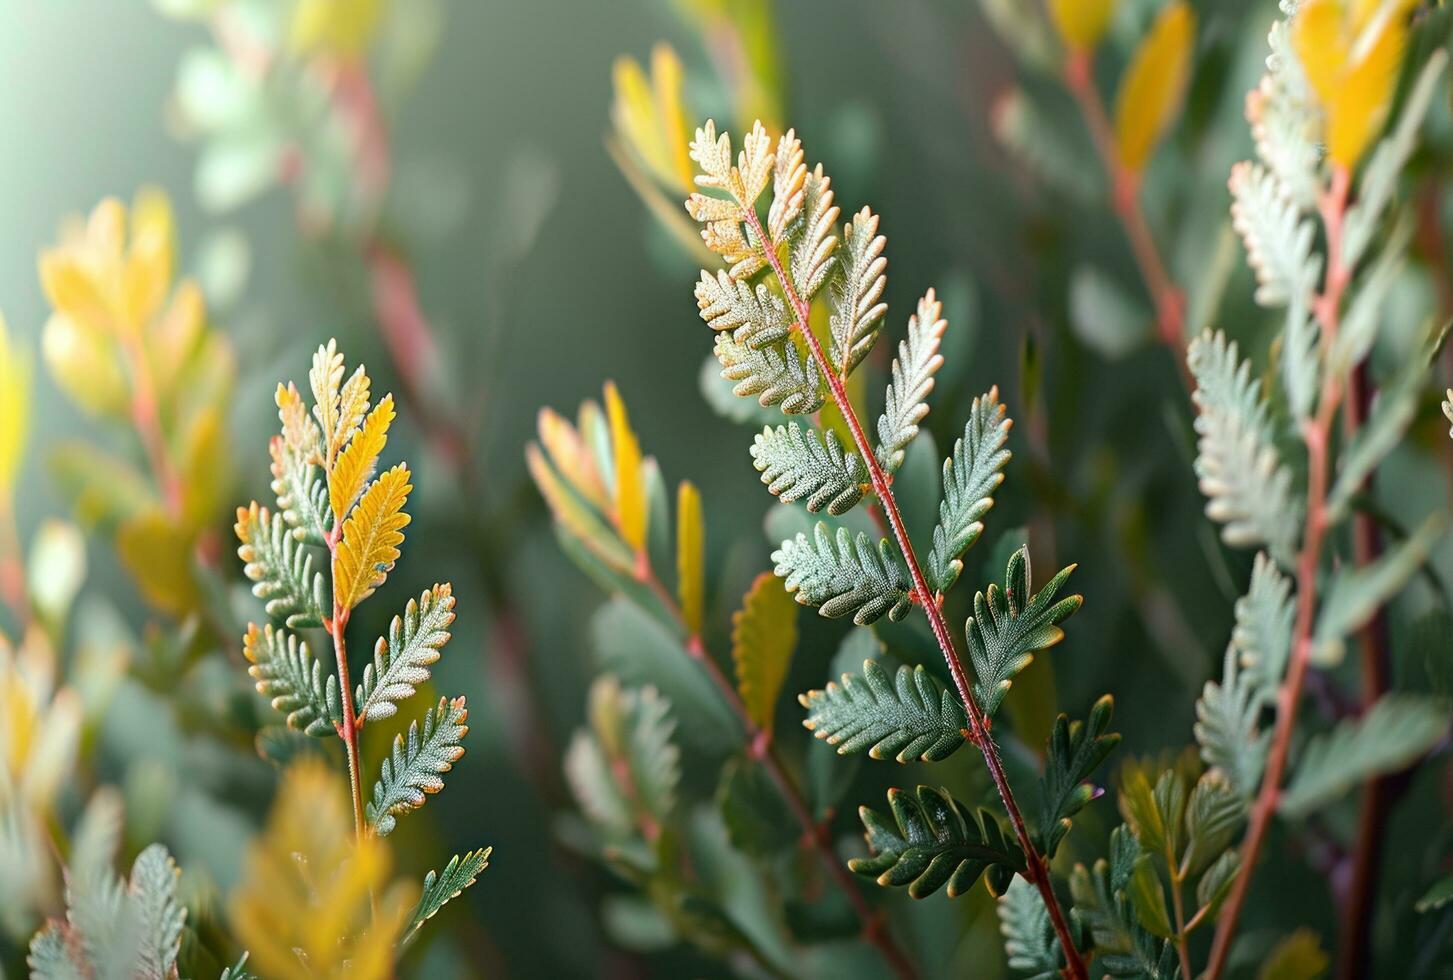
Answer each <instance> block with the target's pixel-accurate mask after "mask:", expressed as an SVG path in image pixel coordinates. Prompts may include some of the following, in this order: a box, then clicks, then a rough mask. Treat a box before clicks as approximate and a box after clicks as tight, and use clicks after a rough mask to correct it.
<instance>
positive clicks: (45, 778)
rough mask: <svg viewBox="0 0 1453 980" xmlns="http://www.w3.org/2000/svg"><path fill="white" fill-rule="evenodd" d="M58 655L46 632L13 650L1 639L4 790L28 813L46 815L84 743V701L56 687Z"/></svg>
mask: <svg viewBox="0 0 1453 980" xmlns="http://www.w3.org/2000/svg"><path fill="white" fill-rule="evenodd" d="M56 673H57V671H56V657H55V651H54V650H53V649H52V648H51V646H50V644H49V643H48V642H46V641H45V639H44V632H43V631H41V630H31V631H29V632H27V634H26V638H25V643H24V645H23V646H22V647H21V648H20V649H15V648H13V647H12V646H11V645H10V642H9V641H8V640H7V639H6V638H5V637H4V636H3V635H0V786H5V787H7V788H8V792H10V793H13V794H14V796H13V797H11V798H12V799H18V800H19V801H20V802H21V803H22V804H23V806H22V808H21V810H20V813H21V815H22V816H23V815H25V813H26V811H29V812H30V813H33V814H35V815H36V816H44V815H45V814H47V813H48V812H49V810H50V807H51V804H52V803H53V802H54V799H55V796H56V793H57V792H58V790H59V789H60V788H61V787H63V786H65V785H67V784H68V783H69V782H70V781H71V779H72V770H73V769H74V767H75V759H76V749H77V746H78V745H79V744H80V738H81V720H82V702H81V698H80V696H79V694H78V693H77V692H76V691H75V690H74V689H72V688H69V687H60V688H57V687H56Z"/></svg>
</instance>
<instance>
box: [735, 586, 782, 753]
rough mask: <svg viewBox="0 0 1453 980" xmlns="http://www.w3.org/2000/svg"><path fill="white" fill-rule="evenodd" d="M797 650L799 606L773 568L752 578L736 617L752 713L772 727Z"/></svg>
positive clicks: (742, 689)
mask: <svg viewBox="0 0 1453 980" xmlns="http://www.w3.org/2000/svg"><path fill="white" fill-rule="evenodd" d="M796 648H797V606H796V604H795V603H793V601H792V597H791V596H790V595H788V594H787V593H786V592H785V591H784V590H783V589H782V587H781V586H780V585H778V584H777V579H776V578H775V577H774V576H773V575H772V574H771V573H769V572H763V573H762V574H761V575H758V576H757V577H756V579H755V580H754V581H753V582H752V586H751V588H749V589H748V590H747V594H746V595H745V596H744V597H743V598H742V608H741V609H739V610H737V611H736V612H735V613H734V614H733V615H732V663H734V664H735V665H736V671H737V691H738V693H739V694H740V695H741V698H742V704H743V705H744V706H745V707H746V709H747V716H748V717H749V718H751V719H752V722H753V723H754V724H755V725H756V726H757V727H758V728H760V729H762V730H763V731H766V732H771V731H772V723H773V718H774V715H775V713H776V707H777V696H778V695H779V694H781V693H782V682H783V681H784V680H786V679H787V668H788V666H790V665H791V663H792V651H793V650H795V649H796Z"/></svg>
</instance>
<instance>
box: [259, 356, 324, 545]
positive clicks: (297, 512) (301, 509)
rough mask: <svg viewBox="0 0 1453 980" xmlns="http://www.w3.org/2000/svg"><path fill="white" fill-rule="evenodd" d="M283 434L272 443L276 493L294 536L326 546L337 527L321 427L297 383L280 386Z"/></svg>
mask: <svg viewBox="0 0 1453 980" xmlns="http://www.w3.org/2000/svg"><path fill="white" fill-rule="evenodd" d="M274 400H275V401H276V402H277V409H278V420H279V421H280V422H281V423H282V432H281V434H279V435H277V436H274V437H273V438H272V439H271V440H270V441H269V442H268V453H269V454H270V455H271V457H272V492H273V493H274V494H276V495H277V506H278V510H279V512H281V513H282V515H283V520H284V521H286V522H287V525H288V527H290V528H292V529H293V537H295V538H297V539H298V540H299V541H302V542H304V543H306V544H312V545H318V546H319V547H321V546H322V545H323V544H324V543H325V539H326V538H327V535H328V530H329V529H330V528H331V527H332V526H333V515H332V513H331V512H330V510H329V507H328V487H327V485H326V483H325V482H324V480H323V474H322V471H321V469H320V468H319V465H318V464H319V463H321V462H322V454H321V449H320V446H319V440H320V436H319V434H318V426H317V423H315V422H314V421H313V420H312V419H311V418H309V417H308V409H307V407H306V406H305V405H304V404H303V397H302V395H301V394H300V393H299V392H298V389H297V386H296V385H293V384H291V383H290V384H287V385H282V384H279V385H278V386H277V394H276V395H275V396H274Z"/></svg>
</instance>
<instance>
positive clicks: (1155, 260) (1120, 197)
mask: <svg viewBox="0 0 1453 980" xmlns="http://www.w3.org/2000/svg"><path fill="white" fill-rule="evenodd" d="M1065 87H1067V88H1068V89H1069V90H1070V94H1071V95H1073V96H1074V98H1075V101H1076V102H1077V103H1079V106H1080V112H1081V114H1083V115H1084V117H1085V125H1086V126H1088V127H1089V130H1090V137H1091V139H1092V141H1093V142H1094V144H1095V151H1096V152H1097V153H1098V154H1099V156H1100V161H1101V163H1102V164H1103V165H1104V167H1105V173H1106V175H1107V176H1108V177H1109V178H1110V199H1111V204H1112V205H1113V207H1114V209H1115V215H1116V217H1118V218H1119V219H1120V224H1121V226H1122V227H1123V228H1124V230H1125V237H1126V238H1127V239H1129V241H1130V250H1131V252H1133V253H1134V255H1135V263H1136V265H1137V266H1139V268H1140V276H1141V278H1142V279H1143V280H1145V288H1146V290H1147V291H1148V292H1149V293H1150V298H1151V301H1152V302H1154V303H1155V326H1156V335H1157V337H1159V339H1160V341H1161V343H1163V344H1165V345H1166V347H1168V348H1169V349H1170V351H1171V353H1172V354H1173V355H1174V356H1175V361H1176V365H1177V366H1178V367H1179V368H1180V371H1181V379H1182V380H1183V381H1185V382H1186V386H1187V388H1190V387H1192V381H1191V377H1190V372H1189V369H1188V368H1187V367H1186V360H1185V357H1184V356H1182V355H1183V354H1184V348H1185V315H1186V313H1185V307H1186V303H1185V296H1184V295H1183V294H1182V293H1181V291H1180V289H1179V288H1178V287H1177V286H1176V284H1175V283H1174V282H1173V281H1172V280H1171V277H1170V274H1169V273H1167V272H1166V269H1165V262H1164V261H1162V259H1161V256H1160V251H1159V249H1157V248H1156V245H1155V237H1154V236H1153V235H1152V234H1151V233H1150V225H1149V223H1148V222H1147V221H1146V220H1145V211H1144V210H1143V209H1142V208H1141V207H1140V176H1139V175H1138V174H1136V173H1134V172H1133V171H1131V170H1130V168H1128V167H1126V166H1125V162H1124V161H1123V160H1122V159H1121V157H1120V150H1119V149H1118V148H1117V146H1116V142H1115V133H1114V130H1113V129H1111V127H1110V120H1109V117H1108V116H1107V115H1106V113H1105V103H1104V102H1103V101H1101V99H1100V92H1099V90H1098V89H1096V88H1095V80H1094V77H1093V75H1092V73H1091V61H1090V55H1089V53H1087V52H1083V51H1076V52H1072V53H1071V54H1070V55H1069V57H1068V59H1067V61H1066V62H1065Z"/></svg>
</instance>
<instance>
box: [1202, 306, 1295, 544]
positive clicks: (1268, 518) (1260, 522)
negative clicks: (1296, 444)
mask: <svg viewBox="0 0 1453 980" xmlns="http://www.w3.org/2000/svg"><path fill="white" fill-rule="evenodd" d="M1186 359H1187V362H1188V363H1189V365H1190V368H1191V372H1192V373H1193V374H1194V375H1195V378H1196V390H1195V393H1194V395H1193V398H1194V400H1195V403H1196V408H1197V410H1198V414H1197V416H1196V433H1197V434H1198V436H1199V439H1198V441H1197V455H1196V475H1197V476H1198V477H1199V479H1200V486H1201V492H1202V493H1204V494H1205V495H1206V498H1207V499H1206V516H1207V517H1209V518H1211V519H1212V520H1213V521H1216V522H1217V523H1219V524H1221V525H1223V527H1222V529H1221V536H1222V538H1223V539H1224V540H1225V541H1226V543H1227V544H1229V545H1233V546H1245V545H1256V544H1264V545H1266V548H1267V550H1268V551H1269V552H1270V553H1271V556H1272V557H1273V558H1275V559H1276V560H1277V561H1278V562H1279V563H1281V564H1282V565H1283V566H1287V565H1289V564H1290V562H1291V561H1292V557H1293V554H1294V552H1295V550H1296V540H1297V527H1298V525H1299V524H1300V523H1301V521H1300V516H1301V512H1300V507H1299V506H1298V504H1297V503H1296V502H1295V500H1294V499H1293V497H1292V475H1291V472H1290V471H1289V470H1288V469H1287V468H1286V467H1285V466H1283V465H1282V463H1281V459H1280V457H1279V456H1278V455H1277V452H1276V449H1275V448H1274V446H1273V442H1272V434H1271V422H1270V419H1269V416H1268V412H1267V407H1266V404H1265V402H1264V401H1263V400H1262V398H1261V382H1259V381H1257V380H1255V379H1253V378H1252V376H1251V365H1250V363H1248V362H1246V361H1241V360H1239V359H1238V358H1237V353H1236V345H1235V344H1234V343H1232V342H1229V341H1228V340H1227V339H1226V335H1225V334H1223V333H1220V332H1217V333H1215V334H1211V333H1209V332H1208V333H1205V334H1202V335H1201V337H1199V338H1197V339H1196V340H1195V341H1194V342H1193V343H1192V344H1191V347H1190V351H1189V352H1188V353H1187V356H1186Z"/></svg>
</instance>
